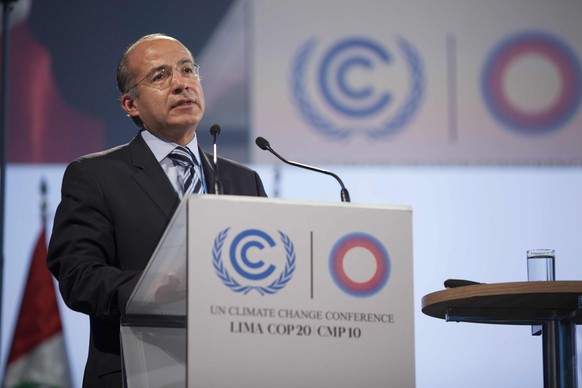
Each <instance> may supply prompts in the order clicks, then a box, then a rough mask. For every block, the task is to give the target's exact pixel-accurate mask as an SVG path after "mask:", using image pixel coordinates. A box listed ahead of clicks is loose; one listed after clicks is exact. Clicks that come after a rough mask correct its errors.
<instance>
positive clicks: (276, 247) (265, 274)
mask: <svg viewBox="0 0 582 388" xmlns="http://www.w3.org/2000/svg"><path fill="white" fill-rule="evenodd" d="M229 230H230V228H226V229H224V230H223V231H221V232H220V233H218V235H217V236H216V238H215V239H214V245H213V247H212V265H213V266H214V270H215V272H216V275H217V276H218V277H219V278H220V280H222V282H223V283H224V285H225V286H227V287H228V288H230V289H231V290H232V291H234V292H240V293H242V294H248V293H249V292H251V291H253V290H254V291H256V292H258V293H259V294H261V295H268V294H274V293H276V292H278V291H279V290H281V289H282V288H284V287H285V286H286V285H287V283H288V282H289V281H290V280H291V278H292V277H293V272H294V271H295V259H296V257H295V248H294V247H293V242H292V241H291V239H290V238H289V236H287V235H286V234H285V233H283V232H281V231H278V238H279V241H280V244H277V242H276V241H275V239H273V238H272V237H271V236H270V235H269V234H267V233H266V232H264V231H262V230H259V229H247V230H244V231H242V232H240V233H239V234H237V235H236V236H235V237H234V238H233V239H232V241H230V243H229V242H228V241H229V239H228V234H229ZM223 251H224V253H225V256H227V257H226V260H223Z"/></svg>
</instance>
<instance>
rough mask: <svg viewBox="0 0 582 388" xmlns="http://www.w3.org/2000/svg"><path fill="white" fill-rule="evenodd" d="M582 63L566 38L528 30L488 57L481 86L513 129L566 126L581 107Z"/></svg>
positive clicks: (489, 102) (532, 130) (543, 130)
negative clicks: (564, 39)
mask: <svg viewBox="0 0 582 388" xmlns="http://www.w3.org/2000/svg"><path fill="white" fill-rule="evenodd" d="M581 74H582V72H581V67H580V62H579V60H578V58H577V56H576V54H575V52H574V50H572V49H571V48H570V47H569V46H568V45H567V44H566V42H564V41H563V40H561V39H560V38H558V37H557V36H555V35H551V34H548V33H545V32H538V31H533V32H523V33H519V34H516V35H513V36H511V37H509V38H508V39H505V40H503V41H502V42H501V43H500V44H499V45H498V46H497V47H495V48H494V49H493V51H492V52H491V54H490V55H489V56H488V58H487V60H486V63H485V68H484V71H483V74H482V79H481V84H482V90H483V96H484V99H485V102H486V104H487V107H488V108H489V110H490V111H491V113H492V114H493V116H495V118H496V119H497V120H498V121H499V122H500V123H501V124H503V125H504V126H506V127H507V128H510V129H512V130H516V131H518V132H520V133H525V134H540V133H548V132H551V131H554V130H556V129H558V128H560V127H562V126H563V125H564V124H565V123H566V122H568V121H569V120H570V119H571V118H572V116H573V115H574V114H575V113H576V111H577V110H578V108H579V106H580V98H581V93H582V76H581Z"/></svg>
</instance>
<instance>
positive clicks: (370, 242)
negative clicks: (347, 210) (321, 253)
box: [329, 233, 390, 298]
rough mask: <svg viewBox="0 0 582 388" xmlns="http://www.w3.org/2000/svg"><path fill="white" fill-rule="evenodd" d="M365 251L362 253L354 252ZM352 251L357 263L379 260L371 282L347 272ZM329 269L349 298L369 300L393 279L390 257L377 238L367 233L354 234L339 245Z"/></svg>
mask: <svg viewBox="0 0 582 388" xmlns="http://www.w3.org/2000/svg"><path fill="white" fill-rule="evenodd" d="M355 248H362V249H363V250H364V251H367V252H364V251H360V253H357V252H353V251H352V250H353V249H355ZM350 251H352V253H353V255H352V257H351V259H353V260H369V258H370V257H369V255H370V254H371V256H372V257H373V258H374V260H375V271H374V273H373V275H372V276H371V277H369V279H367V280H364V281H361V280H354V279H353V275H354V274H351V273H348V271H346V265H345V264H346V263H345V261H346V257H347V256H348V253H350ZM329 269H330V273H331V277H332V278H333V281H334V282H335V284H336V285H337V286H338V287H339V288H340V289H341V290H342V291H343V292H345V293H346V294H349V295H351V296H355V297H361V298H364V297H369V296H372V295H374V294H376V293H377V292H379V291H380V290H382V289H383V288H384V286H385V285H386V283H387V282H388V278H389V276H390V256H389V255H388V251H387V250H386V248H385V247H384V245H382V243H381V242H380V241H378V239H376V238H375V237H373V236H371V235H369V234H365V233H351V234H348V235H346V236H344V237H342V238H341V239H340V240H338V241H337V242H336V244H335V245H334V247H333V248H332V250H331V254H330V257H329Z"/></svg>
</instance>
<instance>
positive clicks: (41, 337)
mask: <svg viewBox="0 0 582 388" xmlns="http://www.w3.org/2000/svg"><path fill="white" fill-rule="evenodd" d="M45 234H46V233H45V229H44V227H43V229H42V231H41V233H40V236H39V238H38V241H37V243H36V246H35V248H34V253H33V256H32V260H31V263H30V269H29V272H28V279H27V281H26V285H25V289H24V295H23V297H22V302H21V305H20V312H19V314H18V320H17V322H16V327H15V330H14V336H13V339H12V346H11V348H10V353H9V355H8V360H7V363H6V372H5V374H4V384H3V387H4V388H33V387H47V388H48V387H51V388H52V387H54V388H56V387H71V386H72V383H71V373H70V368H69V359H68V356H67V351H66V346H65V341H64V336H63V326H62V323H61V316H60V313H59V306H58V304H57V296H56V293H55V288H54V284H53V279H52V275H51V273H50V272H49V270H48V269H47V267H46V255H47V248H46V236H45Z"/></svg>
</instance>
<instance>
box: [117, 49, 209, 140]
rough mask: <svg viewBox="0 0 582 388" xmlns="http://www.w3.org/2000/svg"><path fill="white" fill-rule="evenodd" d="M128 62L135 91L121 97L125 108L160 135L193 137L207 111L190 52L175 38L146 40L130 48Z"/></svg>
mask: <svg viewBox="0 0 582 388" xmlns="http://www.w3.org/2000/svg"><path fill="white" fill-rule="evenodd" d="M128 64H129V67H130V69H131V70H132V72H133V74H134V80H133V82H134V83H135V84H136V85H135V86H134V87H133V88H135V89H136V90H134V91H133V93H126V94H124V95H123V96H122V98H121V105H122V106H123V108H124V109H125V111H126V112H127V113H128V114H129V115H130V116H132V117H139V118H140V119H141V121H142V122H143V124H144V127H145V128H146V129H147V130H148V131H150V132H151V133H153V134H154V135H156V136H158V137H160V138H163V139H166V140H171V141H174V142H176V143H180V144H185V142H186V143H187V142H189V141H190V140H192V138H193V137H194V133H195V131H196V126H197V125H198V123H199V122H200V120H201V119H202V115H203V114H204V94H203V92H202V85H201V83H200V79H199V78H198V77H197V75H196V74H193V73H192V72H193V71H195V69H194V59H193V58H192V55H191V54H190V53H189V51H188V50H187V49H186V48H185V47H184V46H183V45H182V44H181V43H180V42H178V41H176V40H171V39H155V40H150V41H144V42H142V43H140V44H139V45H138V46H137V47H135V48H134V49H133V50H132V51H131V53H130V54H129V57H128ZM132 95H133V97H131V96H132Z"/></svg>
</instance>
